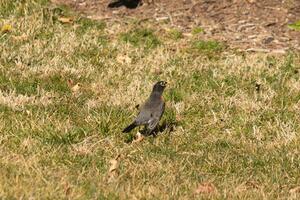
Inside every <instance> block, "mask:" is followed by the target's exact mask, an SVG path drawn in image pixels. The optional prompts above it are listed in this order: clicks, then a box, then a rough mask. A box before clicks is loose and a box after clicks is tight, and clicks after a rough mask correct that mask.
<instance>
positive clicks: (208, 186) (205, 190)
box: [195, 183, 216, 194]
mask: <svg viewBox="0 0 300 200" xmlns="http://www.w3.org/2000/svg"><path fill="white" fill-rule="evenodd" d="M215 191H216V187H215V186H214V184H212V183H201V184H199V185H198V187H197V189H196V190H195V193H196V194H211V193H214V192H215Z"/></svg>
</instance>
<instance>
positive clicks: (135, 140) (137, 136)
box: [132, 132, 144, 143]
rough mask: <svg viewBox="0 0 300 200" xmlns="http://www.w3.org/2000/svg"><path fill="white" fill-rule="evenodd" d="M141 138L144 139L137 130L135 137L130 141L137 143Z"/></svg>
mask: <svg viewBox="0 0 300 200" xmlns="http://www.w3.org/2000/svg"><path fill="white" fill-rule="evenodd" d="M143 140H144V136H143V135H142V134H141V133H140V132H137V134H136V138H135V139H134V140H133V141H132V143H139V142H141V141H143Z"/></svg>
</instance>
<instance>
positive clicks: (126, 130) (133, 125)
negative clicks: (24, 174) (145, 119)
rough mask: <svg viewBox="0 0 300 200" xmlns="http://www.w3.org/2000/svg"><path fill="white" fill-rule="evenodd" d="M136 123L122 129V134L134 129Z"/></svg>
mask: <svg viewBox="0 0 300 200" xmlns="http://www.w3.org/2000/svg"><path fill="white" fill-rule="evenodd" d="M136 126H137V125H136V123H135V122H133V123H132V124H130V125H129V126H127V127H126V128H124V130H123V131H122V132H123V133H129V132H130V131H131V130H132V129H134V128H135V127H136Z"/></svg>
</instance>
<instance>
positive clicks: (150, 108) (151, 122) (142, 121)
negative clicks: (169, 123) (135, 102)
mask: <svg viewBox="0 0 300 200" xmlns="http://www.w3.org/2000/svg"><path fill="white" fill-rule="evenodd" d="M166 84H167V83H166V82H164V81H159V82H157V83H156V84H155V85H154V87H153V90H152V92H151V94H150V97H149V98H148V99H147V100H146V102H145V103H144V104H143V105H142V106H141V109H140V112H139V114H138V115H137V117H136V119H135V120H134V122H133V123H131V124H130V125H129V126H128V127H126V128H125V129H124V130H123V133H128V132H130V131H131V130H132V129H134V128H135V127H137V126H141V125H145V126H146V128H147V130H148V132H149V133H151V132H152V131H153V130H154V129H155V128H156V126H157V125H158V123H159V120H160V118H161V117H162V115H163V113H164V110H165V102H164V100H163V98H162V93H163V91H164V89H165V87H166Z"/></svg>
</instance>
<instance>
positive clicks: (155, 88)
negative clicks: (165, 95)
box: [153, 81, 167, 92]
mask: <svg viewBox="0 0 300 200" xmlns="http://www.w3.org/2000/svg"><path fill="white" fill-rule="evenodd" d="M166 86H167V82H166V81H158V82H157V83H155V85H154V86H153V92H163V91H164V89H165V87H166Z"/></svg>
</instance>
